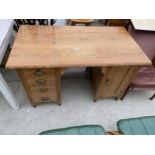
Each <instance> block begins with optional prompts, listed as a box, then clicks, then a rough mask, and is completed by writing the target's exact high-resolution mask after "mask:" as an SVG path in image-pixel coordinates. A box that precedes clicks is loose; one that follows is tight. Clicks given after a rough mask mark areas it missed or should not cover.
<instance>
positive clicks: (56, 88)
mask: <svg viewBox="0 0 155 155" xmlns="http://www.w3.org/2000/svg"><path fill="white" fill-rule="evenodd" d="M17 72H18V74H19V76H20V79H21V81H22V83H23V86H24V88H25V90H26V92H27V95H28V97H29V99H30V101H31V104H32V106H34V107H35V106H36V105H38V104H40V103H46V102H53V103H57V104H59V105H60V104H61V95H60V75H61V70H60V69H19V70H17Z"/></svg>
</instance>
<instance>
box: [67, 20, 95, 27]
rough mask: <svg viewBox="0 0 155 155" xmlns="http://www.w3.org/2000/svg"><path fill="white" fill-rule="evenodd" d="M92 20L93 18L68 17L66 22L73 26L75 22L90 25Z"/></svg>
mask: <svg viewBox="0 0 155 155" xmlns="http://www.w3.org/2000/svg"><path fill="white" fill-rule="evenodd" d="M93 22H94V19H68V24H69V25H71V26H74V25H76V24H84V25H86V26H90V25H91V24H92V23H93Z"/></svg>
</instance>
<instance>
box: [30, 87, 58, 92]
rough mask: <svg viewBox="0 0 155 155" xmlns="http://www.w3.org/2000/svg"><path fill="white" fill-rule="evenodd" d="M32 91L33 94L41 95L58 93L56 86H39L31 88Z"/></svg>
mask: <svg viewBox="0 0 155 155" xmlns="http://www.w3.org/2000/svg"><path fill="white" fill-rule="evenodd" d="M30 91H31V92H32V93H40V94H46V93H51V94H52V93H55V92H56V85H52V86H51V87H49V86H38V87H30Z"/></svg>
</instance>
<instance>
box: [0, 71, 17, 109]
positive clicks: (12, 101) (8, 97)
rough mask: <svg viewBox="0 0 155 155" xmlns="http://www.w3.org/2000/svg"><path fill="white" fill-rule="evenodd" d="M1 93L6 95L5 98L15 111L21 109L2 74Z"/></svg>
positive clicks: (0, 81) (0, 76) (0, 80)
mask: <svg viewBox="0 0 155 155" xmlns="http://www.w3.org/2000/svg"><path fill="white" fill-rule="evenodd" d="M0 91H1V92H2V94H3V95H4V97H5V98H6V100H7V101H8V102H9V104H10V105H11V107H12V108H13V109H19V104H18V103H17V101H16V99H15V97H14V95H13V93H12V92H11V90H10V88H9V86H8V84H7V83H6V81H5V80H4V78H3V76H2V74H1V73H0Z"/></svg>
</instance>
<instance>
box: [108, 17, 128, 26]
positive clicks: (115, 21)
mask: <svg viewBox="0 0 155 155" xmlns="http://www.w3.org/2000/svg"><path fill="white" fill-rule="evenodd" d="M127 22H128V19H106V20H105V25H107V26H124V27H125V26H126V24H127Z"/></svg>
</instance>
